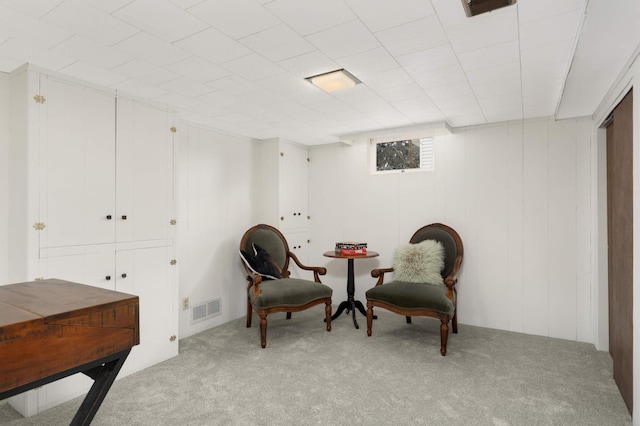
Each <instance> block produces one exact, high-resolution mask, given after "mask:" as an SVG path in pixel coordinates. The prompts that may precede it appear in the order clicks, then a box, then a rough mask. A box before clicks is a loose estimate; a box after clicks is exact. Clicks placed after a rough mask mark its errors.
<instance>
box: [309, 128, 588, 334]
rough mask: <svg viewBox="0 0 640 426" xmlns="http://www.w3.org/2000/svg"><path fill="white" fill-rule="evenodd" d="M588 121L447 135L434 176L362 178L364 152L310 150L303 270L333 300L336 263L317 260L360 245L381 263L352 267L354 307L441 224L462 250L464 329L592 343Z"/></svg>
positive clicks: (339, 270)
mask: <svg viewBox="0 0 640 426" xmlns="http://www.w3.org/2000/svg"><path fill="white" fill-rule="evenodd" d="M592 133H593V122H592V121H591V120H590V119H581V120H565V121H559V122H556V121H553V120H552V119H541V120H529V121H524V122H509V123H499V124H494V125H488V126H482V127H469V128H464V129H457V130H456V131H455V132H454V133H453V134H450V135H446V136H439V137H436V138H435V149H436V170H435V171H433V172H417V173H397V174H387V175H371V174H369V172H368V170H369V163H368V162H369V158H370V156H369V143H368V142H360V143H356V144H354V145H353V146H348V145H331V146H320V147H315V148H313V149H312V154H311V159H312V161H311V172H310V175H311V178H310V182H311V183H310V185H311V188H310V193H311V195H310V200H311V216H312V221H311V222H312V241H313V242H314V245H313V252H314V253H315V254H312V257H311V259H312V262H311V263H312V264H319V265H327V267H328V269H329V273H328V275H327V276H326V277H325V279H323V282H325V283H327V284H329V285H331V286H332V287H333V288H334V301H335V302H336V303H339V302H340V301H341V300H343V299H344V298H346V289H345V286H346V284H345V280H346V279H345V277H346V262H344V261H340V260H330V261H327V259H326V258H322V256H321V253H322V252H323V251H325V250H329V249H331V247H332V246H333V244H335V241H338V240H341V239H356V240H364V241H367V242H368V243H369V248H370V249H371V250H374V251H378V252H380V257H378V258H374V259H367V260H356V263H355V265H356V266H355V267H356V299H359V300H361V301H363V302H364V301H365V297H364V293H365V291H366V290H367V289H369V288H370V287H372V286H373V285H374V283H375V281H374V280H373V278H371V276H370V274H369V272H370V270H371V269H372V268H375V267H382V266H391V258H392V254H393V250H394V248H395V247H396V246H397V245H398V244H400V243H404V242H407V241H408V240H409V238H410V237H411V235H412V234H413V232H414V231H415V230H417V229H418V228H419V227H421V226H423V225H426V224H428V223H432V222H442V223H445V224H448V225H450V226H452V227H453V228H455V229H456V230H457V231H458V232H459V234H460V235H461V237H462V240H463V243H464V245H465V258H464V261H463V266H462V273H461V275H460V279H459V284H458V295H459V299H458V314H459V321H460V323H463V324H472V325H478V326H484V327H491V328H497V329H503V330H510V331H516V332H524V333H530V334H537V335H544V336H552V337H560V338H566V339H572V340H578V341H586V342H591V341H592V328H591V289H592V277H591V260H592V259H591V256H592V251H591V246H590V244H591V233H592V226H591V221H592V216H593V214H592V209H591V197H592V194H591V192H592V188H591V185H592V161H591V155H592V154H591V149H592V143H591V141H592V138H593V135H592Z"/></svg>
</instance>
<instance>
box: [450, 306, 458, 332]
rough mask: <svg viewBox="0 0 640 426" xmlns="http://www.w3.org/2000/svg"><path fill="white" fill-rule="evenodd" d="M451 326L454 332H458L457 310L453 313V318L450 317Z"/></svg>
mask: <svg viewBox="0 0 640 426" xmlns="http://www.w3.org/2000/svg"><path fill="white" fill-rule="evenodd" d="M451 328H452V331H453V332H454V333H455V334H458V312H457V311H456V312H454V313H453V318H451Z"/></svg>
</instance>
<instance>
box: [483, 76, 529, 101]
mask: <svg viewBox="0 0 640 426" xmlns="http://www.w3.org/2000/svg"><path fill="white" fill-rule="evenodd" d="M521 91H522V83H521V81H520V79H519V78H518V79H514V80H506V79H504V80H501V81H495V82H491V83H483V84H476V85H474V86H473V93H475V95H476V97H477V98H478V100H480V99H483V98H493V97H497V96H499V97H502V98H503V99H509V98H512V97H515V99H520V97H521Z"/></svg>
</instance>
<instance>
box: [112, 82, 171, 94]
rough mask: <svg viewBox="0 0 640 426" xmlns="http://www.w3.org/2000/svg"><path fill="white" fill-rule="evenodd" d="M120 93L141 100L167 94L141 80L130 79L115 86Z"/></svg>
mask: <svg viewBox="0 0 640 426" xmlns="http://www.w3.org/2000/svg"><path fill="white" fill-rule="evenodd" d="M113 88H114V89H117V90H118V92H119V93H123V94H127V95H132V96H136V97H139V98H141V99H153V98H155V97H158V96H160V95H163V94H165V93H167V91H166V90H164V89H161V88H160V87H158V86H156V85H153V84H150V83H145V82H142V81H140V80H135V79H132V78H131V79H128V80H125V81H123V82H121V83H118V84H116V85H114V86H113Z"/></svg>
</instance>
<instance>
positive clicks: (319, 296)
mask: <svg viewBox="0 0 640 426" xmlns="http://www.w3.org/2000/svg"><path fill="white" fill-rule="evenodd" d="M240 251H241V257H242V260H243V266H244V267H245V270H246V271H247V277H246V278H247V281H248V282H249V284H248V286H247V327H251V320H252V311H253V310H254V309H255V311H256V312H257V313H258V315H259V316H260V343H261V344H262V347H263V348H264V347H266V346H267V315H269V314H271V313H273V312H286V313H287V319H290V318H291V312H299V311H303V310H305V309H308V308H310V307H312V306H315V305H318V304H320V303H324V304H325V317H326V327H327V331H331V296H332V294H333V290H332V289H331V287H327V286H326V285H324V284H322V282H321V281H320V275H324V274H326V273H327V269H326V268H323V267H312V266H306V265H303V264H302V263H301V262H300V261H299V260H298V258H297V257H296V255H295V254H294V253H292V252H291V251H289V245H288V244H287V240H286V239H285V237H284V235H282V233H281V232H280V231H278V230H277V229H276V228H274V227H272V226H269V225H264V224H260V225H256V226H254V227H252V228H251V229H249V230H248V231H247V232H245V234H244V236H243V237H242V240H241V241H240ZM256 251H257V253H256ZM243 252H244V253H243ZM265 256H266V261H265ZM291 259H293V261H294V263H295V264H296V265H297V266H298V267H299V268H300V269H303V270H305V271H310V272H313V281H310V280H304V279H299V278H290V272H289V261H290V260H291ZM260 262H263V264H262V265H260ZM264 263H268V264H269V265H268V266H269V271H267V272H265V271H264V270H261V266H264ZM262 269H263V268H262Z"/></svg>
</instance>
